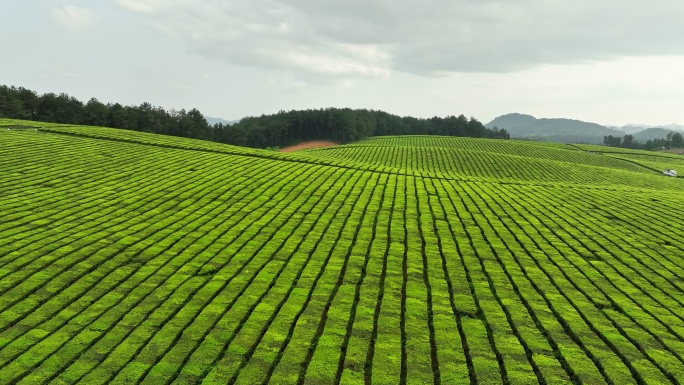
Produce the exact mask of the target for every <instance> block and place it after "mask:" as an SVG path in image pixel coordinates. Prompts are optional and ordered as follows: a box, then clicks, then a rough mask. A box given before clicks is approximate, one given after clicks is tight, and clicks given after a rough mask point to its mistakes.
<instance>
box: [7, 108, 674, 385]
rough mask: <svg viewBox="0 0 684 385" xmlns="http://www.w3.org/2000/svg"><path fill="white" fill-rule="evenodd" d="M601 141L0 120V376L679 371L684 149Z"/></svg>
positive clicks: (587, 375)
mask: <svg viewBox="0 0 684 385" xmlns="http://www.w3.org/2000/svg"><path fill="white" fill-rule="evenodd" d="M9 127H12V129H11V130H10V129H7V128H9ZM604 149H605V148H604V147H591V148H584V147H582V146H570V145H561V144H544V143H533V142H519V141H503V140H489V139H473V138H453V137H434V136H431V137H428V136H413V137H411V136H406V137H376V138H370V139H367V140H364V141H361V142H358V143H354V144H349V145H344V146H337V147H330V148H324V149H311V150H304V151H299V152H294V153H287V154H286V153H277V152H272V151H265V150H255V149H248V148H241V147H233V146H228V145H222V144H217V143H212V142H204V141H197V140H191V139H184V138H176V137H169V136H157V135H152V134H146V133H141V132H133V131H123V130H116V129H106V128H98V127H73V126H64V125H54V124H43V123H38V125H36V123H34V122H21V121H10V120H2V119H0V384H15V383H16V384H75V383H80V384H110V383H111V384H137V383H145V384H171V383H178V384H195V383H204V384H226V383H228V384H266V383H273V384H427V383H441V384H616V385H625V384H680V383H684V239H683V238H682V236H683V235H684V181H683V180H682V179H681V178H669V177H665V176H663V175H662V174H661V171H662V170H659V169H660V168H675V169H677V168H678V167H679V166H680V165H681V166H684V157H681V156H676V155H668V154H664V155H663V154H658V153H646V152H640V151H629V150H622V151H621V152H610V151H603V150H604ZM680 168H682V171H684V167H680ZM680 174H682V172H681V171H680Z"/></svg>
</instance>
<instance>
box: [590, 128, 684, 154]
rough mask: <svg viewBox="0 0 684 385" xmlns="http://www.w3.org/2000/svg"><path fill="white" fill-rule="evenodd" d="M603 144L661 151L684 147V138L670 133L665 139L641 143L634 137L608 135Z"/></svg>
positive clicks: (676, 133) (675, 133)
mask: <svg viewBox="0 0 684 385" xmlns="http://www.w3.org/2000/svg"><path fill="white" fill-rule="evenodd" d="M603 144H604V145H605V146H610V147H621V148H631V149H635V150H659V149H668V150H669V149H670V148H682V147H684V137H682V134H680V133H679V132H670V133H668V134H667V137H665V138H656V139H649V140H647V141H645V142H641V141H638V140H635V139H634V135H625V136H623V137H619V136H613V135H608V136H604V137H603Z"/></svg>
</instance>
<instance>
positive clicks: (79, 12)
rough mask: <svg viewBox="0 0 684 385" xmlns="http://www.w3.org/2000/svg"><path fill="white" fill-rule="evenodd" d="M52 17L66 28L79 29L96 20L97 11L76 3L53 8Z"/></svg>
mask: <svg viewBox="0 0 684 385" xmlns="http://www.w3.org/2000/svg"><path fill="white" fill-rule="evenodd" d="M51 13H52V19H53V20H54V21H55V22H56V23H57V24H59V25H61V26H62V27H64V28H67V29H72V30H78V29H84V28H88V27H90V26H91V25H92V24H93V23H94V22H95V18H96V15H95V12H93V11H92V10H90V9H88V8H83V7H77V6H75V5H70V4H67V5H64V6H60V7H55V8H53V9H52V12H51Z"/></svg>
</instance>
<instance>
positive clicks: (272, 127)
mask: <svg viewBox="0 0 684 385" xmlns="http://www.w3.org/2000/svg"><path fill="white" fill-rule="evenodd" d="M0 118H10V119H26V120H32V121H39V122H47V123H60V124H79V125H88V126H103V127H112V128H122V129H127V130H134V131H141V132H149V133H155V134H162V135H172V136H180V137H185V138H195V139H204V140H211V141H214V142H220V143H226V144H233V145H239V146H247V147H253V148H264V147H271V148H273V147H284V146H288V145H291V144H295V143H299V142H303V141H308V140H331V141H335V142H338V143H350V142H354V141H357V140H360V139H363V138H366V137H369V136H387V135H448V136H463V137H476V138H497V139H509V138H510V135H509V133H508V132H507V131H506V130H505V129H498V128H496V127H493V128H492V129H489V128H486V127H485V126H484V125H483V124H482V123H481V122H480V121H478V120H477V119H475V118H473V117H470V118H466V117H465V116H464V115H463V114H461V115H459V116H454V115H452V116H448V117H445V118H442V117H432V118H429V119H423V118H415V117H410V116H407V117H400V116H397V115H393V114H389V113H387V112H383V111H374V110H367V109H349V108H326V109H308V110H292V111H280V112H278V113H276V114H270V115H261V116H250V117H245V118H243V119H242V120H240V122H239V123H237V124H233V125H223V124H216V125H213V126H212V125H209V124H208V123H207V121H206V119H205V118H204V115H203V114H202V113H201V112H200V111H199V110H198V109H196V108H193V109H190V110H185V109H181V110H175V109H170V110H166V109H164V108H162V107H158V106H153V105H152V104H150V103H142V104H140V105H139V106H124V105H122V104H120V103H106V104H105V103H102V102H100V101H99V100H98V99H96V98H91V99H90V100H88V101H87V102H85V103H84V102H82V101H80V100H78V99H77V98H75V97H72V96H69V95H68V94H65V93H59V94H55V93H51V92H49V93H44V94H38V93H37V92H36V91H32V90H29V89H26V88H23V87H14V86H6V85H1V86H0Z"/></svg>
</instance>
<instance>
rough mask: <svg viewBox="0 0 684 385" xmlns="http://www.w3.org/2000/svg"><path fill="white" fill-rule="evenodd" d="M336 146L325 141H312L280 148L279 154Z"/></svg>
mask: <svg viewBox="0 0 684 385" xmlns="http://www.w3.org/2000/svg"><path fill="white" fill-rule="evenodd" d="M332 146H337V143H335V142H329V141H325V140H312V141H310V142H303V143H299V144H295V145H294V146H290V147H285V148H281V149H280V152H292V151H299V150H306V149H307V148H322V147H332Z"/></svg>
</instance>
